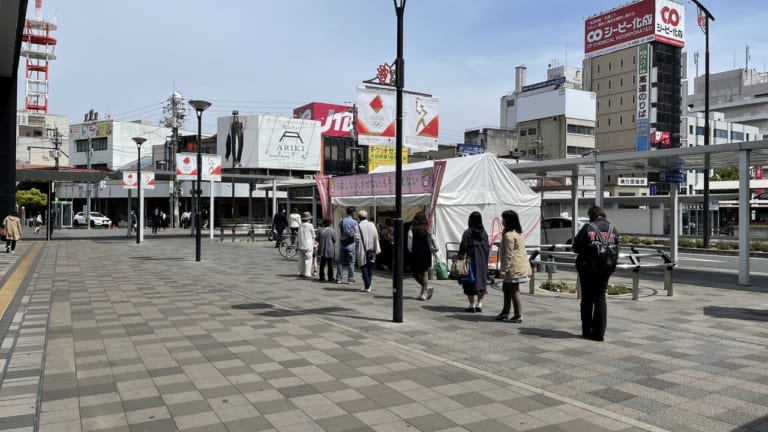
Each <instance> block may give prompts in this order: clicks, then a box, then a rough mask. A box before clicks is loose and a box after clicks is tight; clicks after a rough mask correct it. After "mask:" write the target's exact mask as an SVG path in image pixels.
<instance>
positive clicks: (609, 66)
mask: <svg viewBox="0 0 768 432" xmlns="http://www.w3.org/2000/svg"><path fill="white" fill-rule="evenodd" d="M608 70H611V62H608Z"/></svg>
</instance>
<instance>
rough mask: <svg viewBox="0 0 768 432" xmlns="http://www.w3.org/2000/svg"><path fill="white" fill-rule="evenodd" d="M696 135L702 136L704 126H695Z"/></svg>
mask: <svg viewBox="0 0 768 432" xmlns="http://www.w3.org/2000/svg"><path fill="white" fill-rule="evenodd" d="M696 135H699V136H704V126H696Z"/></svg>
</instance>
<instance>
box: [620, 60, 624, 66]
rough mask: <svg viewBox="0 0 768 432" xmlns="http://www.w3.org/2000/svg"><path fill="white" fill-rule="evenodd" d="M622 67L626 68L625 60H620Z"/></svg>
mask: <svg viewBox="0 0 768 432" xmlns="http://www.w3.org/2000/svg"><path fill="white" fill-rule="evenodd" d="M620 64H621V67H624V59H621V60H620Z"/></svg>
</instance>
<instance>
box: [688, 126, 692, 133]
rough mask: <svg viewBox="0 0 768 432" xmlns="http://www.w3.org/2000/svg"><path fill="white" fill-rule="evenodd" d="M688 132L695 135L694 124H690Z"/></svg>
mask: <svg viewBox="0 0 768 432" xmlns="http://www.w3.org/2000/svg"><path fill="white" fill-rule="evenodd" d="M688 134H689V135H693V125H688Z"/></svg>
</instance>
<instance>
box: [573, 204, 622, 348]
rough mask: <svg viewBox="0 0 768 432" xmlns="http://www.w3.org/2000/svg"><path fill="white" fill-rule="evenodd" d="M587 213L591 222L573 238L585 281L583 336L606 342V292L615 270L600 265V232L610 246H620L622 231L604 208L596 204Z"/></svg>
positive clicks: (582, 293)
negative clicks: (620, 231)
mask: <svg viewBox="0 0 768 432" xmlns="http://www.w3.org/2000/svg"><path fill="white" fill-rule="evenodd" d="M587 215H588V216H589V223H587V224H584V226H583V227H582V228H581V231H579V233H578V234H576V238H575V239H574V240H573V251H574V252H575V253H577V254H578V256H577V257H576V270H577V271H578V273H579V281H580V282H581V337H583V338H585V339H592V340H596V341H603V340H604V338H605V325H606V319H607V314H608V312H607V307H606V303H605V292H606V290H607V289H608V279H609V278H610V277H611V272H612V271H606V270H602V269H600V268H599V266H598V262H597V261H598V260H597V257H598V252H597V251H598V246H600V244H601V243H602V241H601V239H600V238H599V237H598V235H599V236H601V237H602V238H604V239H606V240H607V243H608V244H609V245H618V243H619V233H618V231H617V230H616V228H614V227H613V225H611V223H610V222H608V220H607V219H606V218H605V217H606V216H605V211H604V210H603V209H602V208H600V207H598V206H592V207H590V209H589V210H588V211H587ZM595 227H596V228H597V229H598V230H599V232H597V231H596V230H595ZM617 249H618V248H617Z"/></svg>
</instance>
